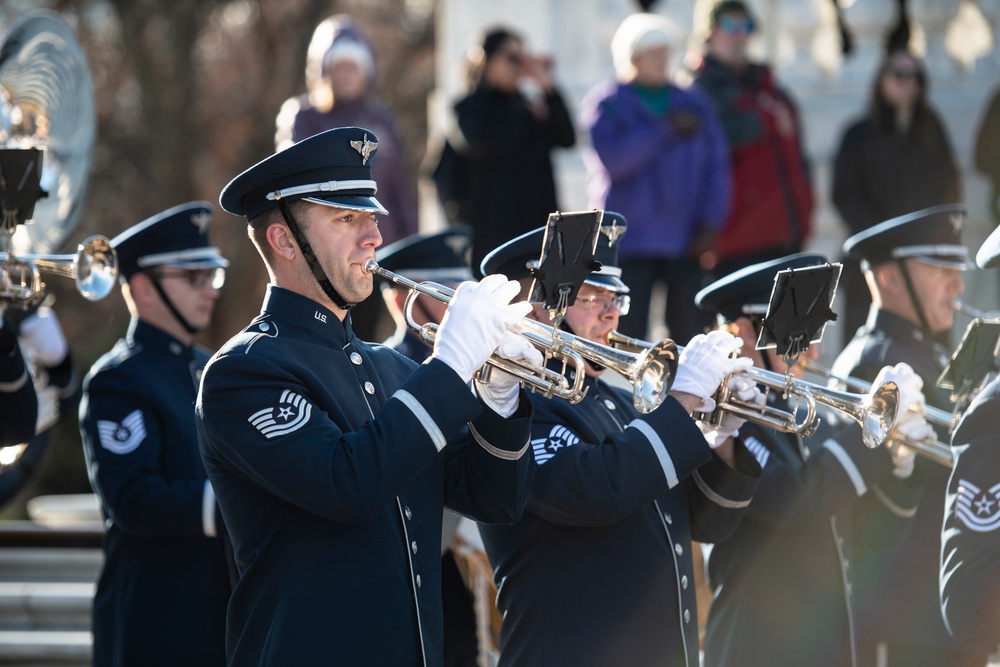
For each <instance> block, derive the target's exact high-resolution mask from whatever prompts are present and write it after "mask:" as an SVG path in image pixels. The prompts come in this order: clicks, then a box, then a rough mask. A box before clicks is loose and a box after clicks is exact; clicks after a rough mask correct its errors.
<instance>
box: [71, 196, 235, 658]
mask: <svg viewBox="0 0 1000 667" xmlns="http://www.w3.org/2000/svg"><path fill="white" fill-rule="evenodd" d="M211 215H212V211H211V208H210V207H209V204H208V203H207V202H200V201H196V202H190V203H187V204H181V205H180V206H175V207H174V208H171V209H169V210H166V211H163V212H162V213H158V214H157V215H154V216H153V217H151V218H149V219H147V220H145V221H143V222H140V223H139V224H137V225H135V226H133V227H131V228H130V229H127V230H126V231H124V232H122V233H121V234H119V235H118V236H117V237H116V238H115V239H114V240H112V242H111V243H112V246H113V247H114V248H115V250H116V252H117V253H118V262H119V279H120V281H121V290H122V296H123V297H124V299H125V303H126V305H127V306H128V309H129V312H130V313H131V315H132V321H131V324H130V326H129V329H128V332H127V333H126V334H125V336H124V337H123V338H122V339H121V340H119V341H118V343H117V344H116V345H115V346H114V348H112V349H111V351H109V352H108V353H107V354H105V355H104V356H102V357H101V358H100V359H98V360H97V362H96V363H95V364H94V366H93V368H91V370H90V373H89V374H88V376H87V378H86V379H85V380H84V395H83V400H82V402H81V404H80V431H81V435H82V437H83V448H84V456H85V458H86V463H87V472H88V475H89V477H90V483H91V486H92V487H93V489H94V492H95V493H96V494H97V497H98V499H99V500H100V502H101V511H102V513H103V515H104V523H105V531H106V533H105V538H104V565H103V568H102V571H101V575H100V579H99V580H98V583H97V593H96V595H95V597H94V607H93V634H94V664H95V665H102V666H118V665H224V664H226V654H225V637H226V604H227V602H228V600H229V593H230V571H229V566H228V563H229V560H228V559H227V556H226V554H227V551H228V547H227V546H226V543H227V541H226V540H225V539H224V536H223V534H224V530H223V525H222V519H221V514H220V513H219V509H218V507H217V505H216V502H215V494H214V492H213V490H212V486H211V484H210V483H209V481H208V475H207V473H206V472H205V467H204V464H203V463H202V461H201V456H200V453H199V450H198V434H197V429H196V427H195V419H194V403H195V397H196V395H197V392H198V384H199V381H200V379H201V373H202V370H203V369H204V367H205V364H206V363H207V361H208V358H209V354H208V352H207V351H205V350H204V349H202V348H201V347H199V346H197V345H196V344H195V340H196V338H197V336H198V333H199V332H200V331H202V330H203V329H205V327H206V326H208V324H209V322H210V320H211V318H212V311H213V309H214V306H215V301H216V299H217V298H218V296H219V288H220V287H222V282H223V280H224V278H225V269H226V267H227V266H228V265H229V262H228V261H227V260H226V259H225V258H224V257H223V256H222V255H221V254H220V253H219V250H218V249H217V248H215V247H213V246H211V245H210V244H209V240H208V230H209V223H210V221H211Z"/></svg>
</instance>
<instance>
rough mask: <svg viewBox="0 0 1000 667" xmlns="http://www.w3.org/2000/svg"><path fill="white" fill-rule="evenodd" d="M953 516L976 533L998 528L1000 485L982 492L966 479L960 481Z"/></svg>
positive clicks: (999, 519)
mask: <svg viewBox="0 0 1000 667" xmlns="http://www.w3.org/2000/svg"><path fill="white" fill-rule="evenodd" d="M955 516H957V517H958V519H959V520H960V521H961V522H962V523H964V524H965V525H966V527H968V528H969V530H974V531H976V532H978V533H988V532H990V531H994V530H996V529H997V528H1000V484H994V485H993V486H991V487H990V488H989V489H988V490H986V491H984V490H982V489H980V488H979V487H978V486H976V485H975V484H973V483H972V482H970V481H968V480H966V479H963V480H960V481H959V483H958V498H957V502H956V503H955Z"/></svg>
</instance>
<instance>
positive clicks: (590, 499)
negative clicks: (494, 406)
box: [480, 212, 760, 667]
mask: <svg viewBox="0 0 1000 667" xmlns="http://www.w3.org/2000/svg"><path fill="white" fill-rule="evenodd" d="M625 229H626V222H625V220H624V218H622V217H621V216H620V215H618V214H616V213H611V212H605V213H604V219H603V222H602V224H601V228H600V232H601V234H600V238H599V241H598V250H597V256H596V259H597V260H598V261H599V262H600V263H601V268H600V270H599V271H597V272H595V273H591V274H590V275H589V277H588V278H587V280H586V282H585V283H584V284H583V286H582V287H581V288H580V291H579V295H578V296H577V298H576V302H575V304H574V305H573V306H570V307H569V309H568V312H567V314H566V319H565V322H564V326H565V327H566V328H568V329H569V330H570V332H571V333H572V334H573V335H574V336H578V337H582V338H585V339H588V340H591V341H595V342H598V343H607V342H608V334H609V332H611V331H612V330H614V329H615V328H616V327H617V326H618V319H619V316H620V315H621V314H622V313H623V311H626V310H627V308H628V285H627V284H626V283H625V282H624V281H623V280H622V278H621V271H620V268H619V266H618V262H617V251H618V246H617V244H618V241H619V240H620V238H621V234H622V233H624V232H625ZM543 232H544V229H538V230H535V231H533V232H529V233H528V234H525V235H522V236H520V237H518V238H516V239H514V240H512V241H509V242H508V243H506V244H505V245H503V246H500V247H499V248H496V249H495V250H494V251H493V252H491V253H490V254H489V255H487V257H486V258H485V259H484V261H483V264H482V267H481V269H482V271H483V272H486V273H493V272H497V271H503V272H505V273H506V274H507V275H508V276H510V277H513V278H518V279H525V280H527V278H528V275H529V273H528V268H527V265H528V263H529V262H530V261H531V260H533V259H537V258H538V255H539V251H540V249H541V247H542V236H543ZM534 317H535V318H537V319H539V320H541V321H543V322H545V323H549V315H548V311H547V310H545V309H544V308H543V307H541V306H540V305H536V306H535V307H534ZM739 344H740V341H739V340H738V339H737V338H735V337H734V336H732V335H730V334H728V333H725V332H721V331H720V332H714V333H712V334H710V335H709V336H704V335H700V336H697V337H695V338H694V339H693V340H692V341H691V342H690V344H689V345H688V346H687V348H686V349H685V350H684V353H683V355H681V358H680V363H679V366H678V370H677V377H676V379H675V381H674V383H673V389H672V390H671V392H670V397H669V398H667V399H666V400H665V401H664V403H663V404H662V405H661V406H660V407H659V408H657V409H656V410H654V411H652V412H651V413H650V414H646V415H640V414H639V413H638V412H637V410H636V409H635V408H634V407H633V405H632V401H631V397H630V393H629V392H627V391H624V390H622V389H619V388H615V387H613V386H612V385H609V384H607V383H605V382H604V381H603V380H602V379H601V378H600V374H601V371H602V370H604V369H603V368H601V367H599V366H596V365H594V364H592V363H590V362H587V366H586V369H585V371H584V372H585V373H586V375H587V378H586V386H587V388H588V391H587V394H586V396H585V397H584V399H583V400H582V401H581V402H579V403H577V404H570V403H568V402H566V401H561V400H558V399H554V398H544V397H542V396H540V395H538V394H532V396H531V400H532V403H533V404H534V406H535V414H534V418H533V422H532V428H531V446H532V448H533V449H534V453H535V458H536V461H537V470H536V473H535V479H534V483H533V485H532V488H531V493H530V496H529V499H528V507H527V511H526V512H525V515H524V517H523V518H522V519H521V521H520V522H519V523H517V524H515V525H481V526H480V532H481V533H482V535H483V541H484V543H485V545H486V551H487V554H488V555H489V557H490V562H491V563H492V564H493V567H494V579H495V581H496V582H497V585H498V587H499V596H498V606H499V608H500V611H501V613H502V615H503V623H502V625H501V632H500V643H501V650H500V661H499V664H500V665H501V666H508V665H517V666H518V667H522V666H529V667H530V666H531V665H540V666H541V665H544V666H546V667H551V666H558V665H567V666H569V665H588V666H590V667H595V666H596V667H601V666H605V665H607V666H608V667H611V666H616V667H617V666H618V665H630V666H631V667H643V666H647V665H648V666H652V665H688V666H691V667H694V666H696V665H698V661H699V658H698V651H699V642H698V610H697V606H696V600H695V585H694V582H695V573H694V570H693V565H692V554H691V541H692V540H693V539H694V540H704V541H714V540H722V539H725V538H726V537H727V536H728V535H729V534H730V533H731V532H732V530H733V528H734V527H735V526H736V524H737V523H739V521H740V518H741V517H742V515H743V513H744V512H745V510H746V506H747V504H748V503H749V501H750V498H751V496H752V494H753V490H754V487H755V486H756V482H757V478H758V476H759V475H760V468H759V466H758V465H757V463H756V461H755V460H754V459H753V457H752V456H751V455H750V453H749V452H748V451H747V450H746V449H745V448H744V447H743V445H742V444H740V443H739V442H738V441H737V440H735V439H734V438H733V437H732V436H734V435H735V433H736V431H737V430H738V427H739V425H738V424H733V425H732V427H733V428H732V430H731V432H730V433H729V434H727V436H725V437H722V438H718V439H714V438H710V437H706V435H705V434H703V433H702V432H701V431H700V430H699V429H698V427H697V426H696V425H695V422H694V420H692V419H691V417H690V416H689V413H690V412H691V411H693V410H695V409H696V408H697V407H699V406H701V405H702V404H703V403H704V402H705V401H706V399H708V397H710V396H712V395H713V394H715V392H716V391H717V389H718V387H719V385H720V383H721V382H722V381H723V380H724V379H725V378H727V377H728V376H729V375H730V374H731V373H734V372H737V371H739V370H741V369H745V368H747V367H748V364H749V360H748V359H746V358H740V359H734V358H731V357H730V353H731V352H734V351H735V350H736V349H738V347H739ZM751 385H752V383H751ZM740 389H745V390H746V391H744V392H743V396H744V398H745V399H747V400H750V401H753V400H754V398H755V396H756V395H757V394H756V391H755V389H754V388H753V387H752V386H750V387H740Z"/></svg>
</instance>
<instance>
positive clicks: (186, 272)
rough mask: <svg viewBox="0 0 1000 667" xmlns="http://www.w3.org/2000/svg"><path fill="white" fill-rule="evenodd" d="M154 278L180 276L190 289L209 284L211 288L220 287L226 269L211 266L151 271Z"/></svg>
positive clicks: (224, 278)
mask: <svg viewBox="0 0 1000 667" xmlns="http://www.w3.org/2000/svg"><path fill="white" fill-rule="evenodd" d="M152 275H153V277H154V278H159V279H163V278H180V279H183V280H187V283H188V286H189V287H190V288H191V289H201V288H203V287H205V286H207V285H211V286H212V289H222V286H223V285H224V284H225V282H226V270H225V269H223V268H222V267H212V268H209V269H177V270H174V271H156V272H154V273H152Z"/></svg>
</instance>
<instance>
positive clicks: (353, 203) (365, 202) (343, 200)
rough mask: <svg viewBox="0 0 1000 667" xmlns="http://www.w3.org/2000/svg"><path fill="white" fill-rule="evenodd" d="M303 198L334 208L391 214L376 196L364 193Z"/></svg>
mask: <svg viewBox="0 0 1000 667" xmlns="http://www.w3.org/2000/svg"><path fill="white" fill-rule="evenodd" d="M303 199H304V200H305V201H311V202H312V203H314V204H320V205H322V206H330V207H332V208H344V209H347V210H349V211H373V212H375V213H381V214H382V215H389V211H387V210H385V207H384V206H382V204H380V203H378V200H377V199H375V197H367V196H363V195H355V196H352V195H330V196H329V197H316V196H312V197H303Z"/></svg>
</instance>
